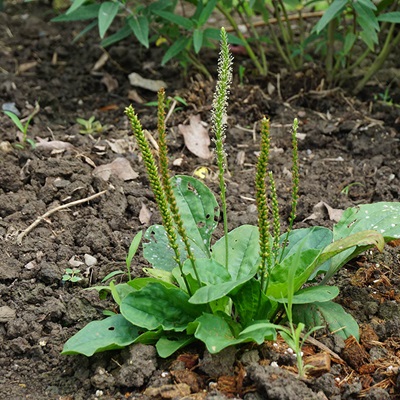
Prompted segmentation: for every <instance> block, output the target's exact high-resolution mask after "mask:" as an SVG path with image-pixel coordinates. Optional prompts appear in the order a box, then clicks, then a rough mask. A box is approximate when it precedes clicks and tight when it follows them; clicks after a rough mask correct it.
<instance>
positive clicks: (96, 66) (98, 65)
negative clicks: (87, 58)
mask: <svg viewBox="0 0 400 400" xmlns="http://www.w3.org/2000/svg"><path fill="white" fill-rule="evenodd" d="M108 59H109V55H108V53H106V52H104V53H103V54H102V55H101V56H100V58H99V59H98V60H97V61H96V64H94V66H93V68H92V72H95V71H98V70H99V69H101V68H103V67H104V65H105V64H106V62H107V61H108Z"/></svg>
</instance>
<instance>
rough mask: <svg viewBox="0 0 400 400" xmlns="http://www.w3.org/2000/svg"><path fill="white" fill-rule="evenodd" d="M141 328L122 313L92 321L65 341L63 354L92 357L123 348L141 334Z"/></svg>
mask: <svg viewBox="0 0 400 400" xmlns="http://www.w3.org/2000/svg"><path fill="white" fill-rule="evenodd" d="M140 330H141V329H139V328H138V327H137V326H134V325H132V324H131V323H130V322H128V321H127V320H126V319H125V318H124V317H123V316H122V315H120V314H118V315H114V316H112V317H109V318H106V319H103V320H102V321H92V322H90V323H89V324H87V325H86V326H85V327H84V328H83V329H81V330H80V331H79V332H78V333H76V334H75V335H74V336H72V337H71V338H70V339H69V340H68V341H67V342H66V343H65V345H64V348H63V351H62V353H61V354H84V355H85V356H87V357H90V356H92V355H93V354H94V353H97V352H100V351H106V350H115V349H122V348H124V347H126V346H129V345H130V344H132V343H133V342H134V341H135V340H136V339H137V338H138V337H139V336H140V334H139V332H140Z"/></svg>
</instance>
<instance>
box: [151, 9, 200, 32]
mask: <svg viewBox="0 0 400 400" xmlns="http://www.w3.org/2000/svg"><path fill="white" fill-rule="evenodd" d="M153 13H154V14H156V15H158V16H160V17H161V18H163V19H166V20H167V21H170V22H172V23H173V24H176V25H179V26H181V27H182V28H185V29H187V30H191V29H193V22H192V21H191V20H190V19H189V18H185V17H182V16H181V15H177V14H174V13H171V12H169V11H161V10H153Z"/></svg>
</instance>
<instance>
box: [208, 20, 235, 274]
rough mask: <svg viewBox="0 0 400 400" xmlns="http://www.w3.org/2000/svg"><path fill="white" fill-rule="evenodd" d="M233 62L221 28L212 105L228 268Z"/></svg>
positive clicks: (225, 35) (225, 34)
mask: <svg viewBox="0 0 400 400" xmlns="http://www.w3.org/2000/svg"><path fill="white" fill-rule="evenodd" d="M232 61H233V57H232V55H231V53H230V52H229V45H228V35H227V33H226V31H225V29H224V28H221V49H220V53H219V59H218V81H217V86H216V88H215V94H214V99H213V105H212V113H211V119H212V131H213V134H214V137H215V139H214V142H215V153H216V158H217V165H218V177H219V188H220V191H221V203H222V210H223V218H224V233H225V260H226V267H228V217H227V206H226V187H225V177H224V174H225V168H226V154H225V150H224V139H225V130H226V119H227V115H226V112H227V106H228V96H229V90H230V86H231V84H232Z"/></svg>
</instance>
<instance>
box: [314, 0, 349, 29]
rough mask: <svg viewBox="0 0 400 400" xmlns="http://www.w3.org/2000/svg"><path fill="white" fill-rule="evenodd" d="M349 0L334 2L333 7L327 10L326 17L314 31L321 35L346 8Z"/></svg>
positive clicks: (334, 0)
mask: <svg viewBox="0 0 400 400" xmlns="http://www.w3.org/2000/svg"><path fill="white" fill-rule="evenodd" d="M346 5H347V0H333V2H332V3H331V5H330V6H329V7H328V8H327V9H326V11H325V12H324V15H323V16H322V17H321V19H320V20H319V21H318V22H317V24H316V25H315V26H314V28H313V31H315V32H317V33H320V32H321V31H322V30H323V29H324V28H325V27H326V25H328V24H329V22H331V21H332V20H333V19H334V18H336V17H337V16H338V15H339V14H340V13H341V12H342V11H343V10H344V9H345V7H346Z"/></svg>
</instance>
